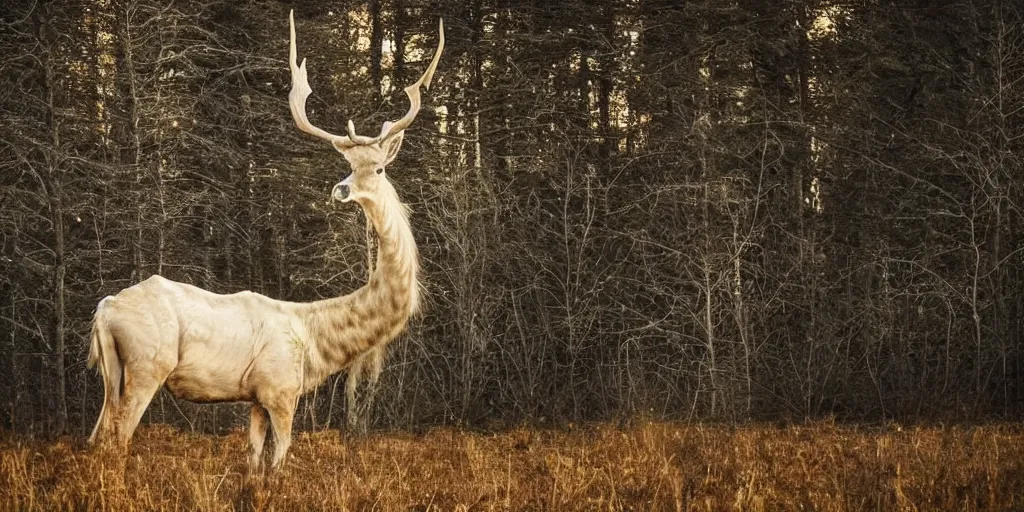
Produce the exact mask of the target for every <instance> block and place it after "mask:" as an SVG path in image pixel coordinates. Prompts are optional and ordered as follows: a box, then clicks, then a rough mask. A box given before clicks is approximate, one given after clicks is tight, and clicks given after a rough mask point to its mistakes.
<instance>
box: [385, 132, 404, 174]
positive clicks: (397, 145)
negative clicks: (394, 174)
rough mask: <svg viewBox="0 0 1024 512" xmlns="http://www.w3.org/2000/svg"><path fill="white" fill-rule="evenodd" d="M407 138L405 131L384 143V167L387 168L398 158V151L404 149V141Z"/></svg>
mask: <svg viewBox="0 0 1024 512" xmlns="http://www.w3.org/2000/svg"><path fill="white" fill-rule="evenodd" d="M403 138H405V130H402V131H400V132H398V133H396V134H394V135H392V136H391V137H390V138H389V139H387V140H385V141H384V143H383V144H384V147H383V148H382V149H383V150H384V165H385V166H387V165H388V164H390V163H391V161H392V160H394V159H395V157H396V156H398V150H400V149H402V139H403Z"/></svg>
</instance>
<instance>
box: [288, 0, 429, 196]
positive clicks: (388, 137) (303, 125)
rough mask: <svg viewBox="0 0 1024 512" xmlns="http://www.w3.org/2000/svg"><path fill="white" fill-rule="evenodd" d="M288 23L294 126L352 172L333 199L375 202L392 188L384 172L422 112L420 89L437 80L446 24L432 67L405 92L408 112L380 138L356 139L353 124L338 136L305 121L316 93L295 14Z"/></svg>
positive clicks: (387, 126) (386, 126)
mask: <svg viewBox="0 0 1024 512" xmlns="http://www.w3.org/2000/svg"><path fill="white" fill-rule="evenodd" d="M288 21H289V23H290V25H291V44H290V46H289V63H290V65H291V69H292V90H291V92H290V93H289V94H288V106H289V107H291V110H292V117H293V118H294V119H295V124H296V125H298V127H299V129H300V130H302V131H304V132H306V133H308V134H310V135H315V136H317V137H319V138H321V139H324V140H326V141H328V142H330V143H331V145H332V146H334V149H337V150H338V151H339V152H341V154H342V155H343V156H344V157H345V160H347V161H348V164H349V167H351V168H352V173H351V174H349V175H348V177H347V178H345V179H344V180H342V181H341V182H340V183H338V184H337V185H335V186H334V189H333V190H331V197H332V198H334V199H337V200H340V201H343V202H347V201H352V200H355V201H357V202H360V203H361V202H362V201H363V200H367V199H369V200H373V199H374V198H376V197H377V195H378V193H379V191H381V190H382V189H383V188H388V189H390V188H391V185H390V183H389V182H388V179H387V176H386V175H385V172H384V169H385V168H386V167H387V165H388V164H390V163H391V161H392V160H394V159H395V157H396V156H398V150H399V149H401V147H402V137H403V136H404V134H405V129H406V128H408V127H409V126H410V125H411V124H412V122H413V120H414V119H416V114H418V113H419V111H420V87H423V88H425V89H430V80H431V79H432V78H433V77H434V70H436V69H437V62H438V61H439V60H440V59H441V52H442V51H443V50H444V22H443V21H442V22H439V31H440V38H439V41H438V43H437V50H436V51H435V52H434V58H433V59H432V60H431V61H430V66H428V67H427V70H426V71H425V72H424V73H423V76H421V77H420V79H419V80H417V81H416V82H414V83H413V84H412V85H410V86H409V87H406V88H405V94H406V95H407V96H409V103H410V106H409V111H408V112H406V114H405V115H404V116H402V118H401V119H399V120H397V121H386V122H385V123H384V126H382V127H381V130H380V134H379V135H377V136H375V137H368V136H364V135H357V134H356V128H355V125H354V124H353V123H352V121H351V120H350V121H349V122H348V134H347V135H335V134H333V133H330V132H328V131H326V130H323V129H321V128H318V127H316V126H313V124H311V123H310V122H309V119H308V118H306V98H308V97H309V94H310V93H311V92H313V90H312V89H311V88H310V87H309V80H308V78H307V76H306V59H302V63H301V64H299V63H298V62H297V61H298V51H297V50H296V48H295V15H294V12H292V13H289V15H288Z"/></svg>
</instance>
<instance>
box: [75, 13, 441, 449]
mask: <svg viewBox="0 0 1024 512" xmlns="http://www.w3.org/2000/svg"><path fill="white" fill-rule="evenodd" d="M291 34H292V42H291V51H290V61H291V67H292V82H293V88H292V93H291V94H290V95H289V104H290V106H291V110H292V114H293V117H294V118H295V121H296V124H297V125H298V127H299V128H300V129H301V130H302V131H305V132H307V133H310V134H313V135H316V136H318V137H321V138H324V139H326V140H329V141H330V142H331V143H332V145H333V146H334V147H335V149H337V150H338V151H340V152H341V153H342V154H343V155H344V156H345V159H346V160H347V161H348V162H349V165H350V166H351V167H352V173H351V174H350V175H349V176H348V177H347V178H346V179H345V180H343V181H342V182H340V183H338V184H337V185H335V187H334V189H333V190H332V192H331V194H332V197H333V198H335V199H338V200H341V201H343V202H347V201H356V202H357V203H358V204H359V205H360V206H361V207H362V208H363V211H364V212H365V213H366V215H367V217H369V219H370V220H371V221H372V223H373V226H374V228H375V229H376V231H377V235H378V238H379V240H380V244H379V247H378V253H377V265H376V266H375V269H374V271H373V273H372V274H371V276H370V278H369V281H368V282H367V284H366V285H364V286H363V287H361V288H359V289H358V290H356V291H355V292H352V293H350V294H348V295H344V296H342V297H337V298H333V299H327V300H322V301H317V302H310V303H296V302H286V301H280V300H274V299H271V298H268V297H265V296H263V295H260V294H258V293H253V292H249V291H243V292H239V293H234V294H230V295H221V294H216V293H212V292H209V291H206V290H203V289H201V288H197V287H195V286H192V285H189V284H184V283H179V282H175V281H171V280H168V279H165V278H163V277H160V276H153V277H150V278H149V279H147V280H145V281H143V282H141V283H139V284H136V285H134V286H132V287H129V288H126V289H124V290H122V291H121V292H120V293H118V294H117V295H115V296H111V297H106V298H105V299H103V300H102V301H100V303H99V306H97V308H96V315H95V317H94V321H93V333H92V341H91V348H90V352H89V364H90V366H93V365H98V366H99V368H100V372H101V374H102V376H103V380H104V393H105V398H104V404H103V409H102V411H101V412H100V417H99V419H98V420H97V423H96V427H95V428H94V429H93V433H92V436H91V437H90V442H95V441H96V440H97V439H99V438H102V437H106V436H109V435H115V436H116V437H117V439H118V440H119V441H120V442H121V443H122V444H127V443H128V441H129V440H130V439H131V436H132V434H133V432H134V431H135V428H136V427H137V426H138V423H139V420H140V419H141V417H142V414H143V412H144V411H145V409H146V407H147V406H148V405H149V402H150V401H151V400H152V398H153V395H154V394H155V393H156V391H157V390H158V389H159V388H160V386H163V385H165V386H166V387H167V389H168V390H169V391H170V392H171V393H173V394H174V395H175V396H177V397H180V398H184V399H187V400H191V401H196V402H223V401H249V402H252V404H253V405H252V410H251V418H250V419H251V423H250V430H249V433H250V446H251V450H252V451H251V455H250V461H249V462H250V467H251V468H252V469H256V468H258V467H259V463H260V460H261V456H262V452H263V444H264V440H265V437H266V432H267V427H268V422H269V426H272V427H273V430H274V435H275V441H276V443H275V450H274V458H273V467H275V468H277V467H279V466H280V464H281V463H282V462H283V460H284V456H285V454H286V453H287V450H288V447H289V444H290V439H291V424H292V418H293V416H294V413H295V406H296V404H297V401H298V398H299V396H300V395H302V394H303V393H305V392H307V391H310V390H312V389H313V388H315V387H316V386H318V385H320V384H321V383H323V382H324V380H326V379H327V377H329V376H330V375H332V374H334V373H337V372H339V371H341V370H343V369H346V368H350V375H349V380H348V383H347V387H348V388H349V390H353V391H354V385H355V382H356V379H358V376H359V374H360V372H361V370H362V368H361V367H362V365H363V364H364V363H368V364H370V365H372V366H374V367H375V368H371V372H370V374H371V378H375V377H376V375H375V374H376V373H377V372H379V364H380V357H381V354H382V350H383V348H384V347H385V346H386V345H387V343H388V342H390V341H391V340H392V339H394V338H395V337H396V336H398V335H399V334H400V333H401V332H402V331H403V330H404V329H405V327H406V324H407V323H408V320H409V317H410V316H411V315H412V314H414V313H415V312H416V311H417V309H418V307H419V282H418V280H417V273H418V270H419V260H418V255H417V250H416V243H415V240H414V239H413V236H412V231H411V230H410V227H409V219H408V210H407V209H406V207H405V206H404V205H403V204H402V203H401V201H400V200H399V198H398V194H397V192H396V191H395V189H394V187H393V186H392V185H391V183H390V182H389V181H388V179H387V177H386V176H385V175H384V167H385V166H386V165H387V164H388V163H390V162H391V161H392V160H393V159H394V158H395V157H396V156H397V154H398V150H399V149H400V147H401V143H402V137H403V133H404V130H405V128H407V127H408V126H409V124H410V123H411V122H412V120H413V119H414V118H415V115H416V113H417V112H418V111H419V107H420V98H419V94H420V93H419V88H420V87H421V86H423V85H426V86H429V84H430V79H431V77H432V75H433V72H434V69H436V66H437V62H438V59H439V57H440V54H441V51H442V49H443V45H444V32H443V26H442V32H441V38H440V43H439V46H438V50H437V52H436V53H435V56H434V59H433V61H432V62H431V65H430V67H429V68H428V69H427V71H426V73H424V75H423V77H422V78H420V80H419V81H418V82H416V83H414V84H413V85H411V86H409V87H408V88H406V93H407V94H408V96H409V98H410V102H411V103H412V106H411V108H410V110H409V113H407V114H406V115H405V116H404V117H403V118H402V119H400V120H398V121H397V122H395V123H385V124H384V127H383V128H382V130H381V134H380V135H379V136H377V137H373V138H371V137H363V136H359V135H356V134H355V130H354V127H353V126H352V124H351V122H350V123H349V127H348V131H349V135H347V136H338V135H333V134H330V133H328V132H326V131H324V130H321V129H320V128H317V127H315V126H313V125H311V124H310V123H309V121H308V120H307V119H306V114H305V100H306V97H307V96H308V95H309V93H310V92H311V90H310V88H309V85H308V82H307V80H306V71H305V61H303V63H302V65H298V64H297V63H296V49H295V29H294V21H292V30H291ZM374 370H376V371H374ZM350 396H351V395H350Z"/></svg>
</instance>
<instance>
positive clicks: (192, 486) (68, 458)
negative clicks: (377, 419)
mask: <svg viewBox="0 0 1024 512" xmlns="http://www.w3.org/2000/svg"><path fill="white" fill-rule="evenodd" d="M80 445H81V440H78V439H74V440H72V439H61V440H59V441H57V442H53V443H43V442H37V441H30V440H26V439H22V438H18V437H15V436H9V435H8V436H6V438H3V439H0V493H2V498H0V507H2V508H3V510H117V511H129V510H172V509H173V510H182V509H185V510H795V509H810V510H918V511H928V510H1024V429H1022V428H1020V427H1015V426H979V427H911V428H904V429H901V428H898V427H895V426H890V427H884V428H883V427H877V428H856V427H846V426H837V425H833V424H812V425H804V426H789V427H774V426H745V427H735V428H734V427H719V426H703V427H702V426H692V425H680V424H672V423H649V424H644V425H641V426H635V427H629V428H626V429H618V428H615V427H612V426H608V425H597V426H590V427H585V428H579V429H571V430H557V431H549V430H526V429H520V430H514V431H510V432H504V433H499V434H480V433H469V432H463V431H456V430H450V429H439V430H435V431H431V432H429V433H427V434H423V435H414V434H406V433H388V434H376V435H371V436H367V437H362V438H353V439H342V438H341V437H340V436H339V435H338V434H337V433H334V432H320V433H313V434H302V435H299V436H297V439H296V441H295V443H294V444H293V445H292V452H291V453H292V455H291V457H290V458H289V461H288V464H287V467H286V469H285V470H284V471H283V472H282V474H280V475H277V476H272V477H267V478H247V477H246V476H245V475H244V472H245V462H244V460H245V451H246V446H245V436H244V434H243V433H242V432H240V431H239V432H235V433H233V434H231V435H228V436H224V437H213V436H201V435H189V434H185V433H181V432H179V431H177V430H174V429H172V428H169V427H161V426H153V427H144V428H142V429H140V431H139V432H138V433H137V434H136V437H135V439H134V441H133V445H132V447H131V449H130V453H129V455H128V456H127V457H121V456H118V453H117V452H116V451H115V450H98V451H91V450H87V449H83V448H82V447H81V446H80Z"/></svg>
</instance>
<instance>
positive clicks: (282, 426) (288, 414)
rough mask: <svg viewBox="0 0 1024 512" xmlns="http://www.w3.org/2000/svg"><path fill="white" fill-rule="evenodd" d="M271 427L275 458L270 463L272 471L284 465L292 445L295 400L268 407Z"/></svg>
mask: <svg viewBox="0 0 1024 512" xmlns="http://www.w3.org/2000/svg"><path fill="white" fill-rule="evenodd" d="M267 412H268V413H269V414H270V425H271V426H272V427H273V428H274V458H273V460H272V461H271V463H270V469H271V470H272V471H278V470H280V469H281V467H282V466H283V465H284V459H285V456H286V455H287V454H288V447H289V446H291V444H292V418H293V417H294V416H295V399H294V398H291V397H288V398H281V399H278V400H275V401H274V403H273V404H268V405H267Z"/></svg>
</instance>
